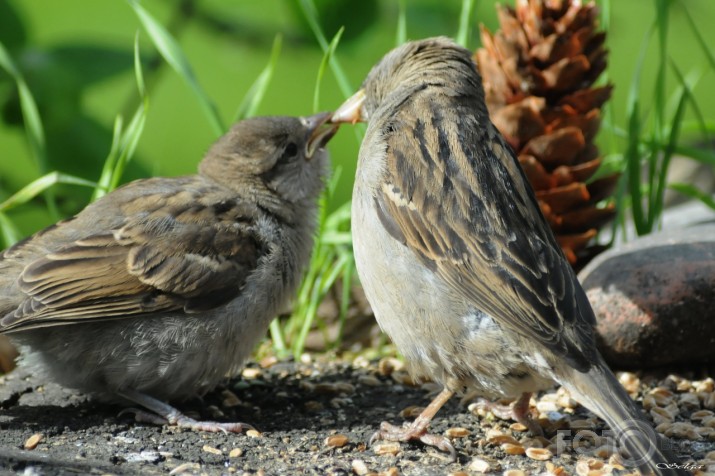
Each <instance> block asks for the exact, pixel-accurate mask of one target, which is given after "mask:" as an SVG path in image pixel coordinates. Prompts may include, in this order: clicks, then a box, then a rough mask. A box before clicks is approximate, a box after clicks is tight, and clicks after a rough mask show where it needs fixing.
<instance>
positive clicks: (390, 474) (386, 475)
mask: <svg viewBox="0 0 715 476" xmlns="http://www.w3.org/2000/svg"><path fill="white" fill-rule="evenodd" d="M377 476H400V470H399V469H397V468H395V467H394V466H391V467H390V468H388V469H387V471H381V472H379V473H377Z"/></svg>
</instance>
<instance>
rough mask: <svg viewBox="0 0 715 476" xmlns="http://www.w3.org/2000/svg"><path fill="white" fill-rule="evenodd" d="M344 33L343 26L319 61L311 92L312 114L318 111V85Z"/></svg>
mask: <svg viewBox="0 0 715 476" xmlns="http://www.w3.org/2000/svg"><path fill="white" fill-rule="evenodd" d="M344 31H345V27H344V26H342V27H340V29H339V30H338V32H337V33H336V34H335V36H334V37H333V39H332V40H331V41H330V45H329V46H328V49H327V51H326V52H325V53H324V54H323V59H322V60H321V61H320V67H319V68H318V78H317V79H316V81H315V90H314V91H313V112H319V111H320V84H321V82H322V80H323V75H324V74H325V70H326V69H327V67H328V64H329V63H330V58H332V57H333V54H334V53H335V49H336V48H337V47H338V43H340V38H342V36H343V32H344Z"/></svg>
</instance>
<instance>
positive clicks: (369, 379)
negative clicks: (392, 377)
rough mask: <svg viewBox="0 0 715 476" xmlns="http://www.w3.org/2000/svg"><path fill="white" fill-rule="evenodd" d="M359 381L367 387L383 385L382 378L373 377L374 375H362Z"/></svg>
mask: <svg viewBox="0 0 715 476" xmlns="http://www.w3.org/2000/svg"><path fill="white" fill-rule="evenodd" d="M358 383H359V384H360V385H365V386H366V387H379V386H380V385H382V382H381V381H380V379H378V378H377V377H373V376H372V375H361V376H360V377H358Z"/></svg>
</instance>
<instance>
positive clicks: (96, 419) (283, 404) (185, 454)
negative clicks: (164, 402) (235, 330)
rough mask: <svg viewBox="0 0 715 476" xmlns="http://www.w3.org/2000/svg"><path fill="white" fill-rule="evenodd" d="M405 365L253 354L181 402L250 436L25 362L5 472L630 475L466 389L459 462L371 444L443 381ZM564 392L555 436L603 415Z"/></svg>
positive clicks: (0, 458)
mask: <svg viewBox="0 0 715 476" xmlns="http://www.w3.org/2000/svg"><path fill="white" fill-rule="evenodd" d="M394 365H395V362H394V361H384V360H383V361H382V362H381V363H379V364H378V363H377V362H368V361H366V360H360V359H357V360H355V361H353V362H349V363H347V362H340V361H336V360H335V359H325V361H324V362H304V363H294V362H277V363H275V364H274V365H269V366H266V367H265V368H264V367H261V366H259V365H258V364H255V363H254V364H251V365H249V366H248V367H247V370H245V371H244V376H243V378H240V379H236V380H233V381H230V382H227V383H226V385H225V386H224V387H222V388H219V389H216V390H215V391H213V392H212V393H210V394H209V395H207V396H206V397H205V398H204V399H203V401H199V400H196V401H192V402H185V403H183V404H179V405H178V406H180V407H181V409H182V410H184V411H186V412H187V413H189V414H191V416H200V417H201V418H204V419H217V420H222V421H242V422H247V423H250V424H252V425H254V426H255V427H256V428H257V429H258V430H260V433H254V432H250V433H249V434H240V435H236V434H221V433H218V434H216V433H197V432H189V431H180V430H177V429H174V428H170V427H156V426H151V425H147V424H143V423H136V422H134V421H133V418H132V416H131V415H130V414H126V415H123V416H118V413H119V411H120V410H121V409H120V408H119V407H117V406H113V405H110V404H104V403H98V402H95V401H93V400H91V399H89V398H88V397H87V396H84V395H80V394H78V393H77V392H74V391H70V390H66V389H63V388H61V387H59V386H57V385H55V384H51V383H46V382H40V381H37V380H36V379H34V378H33V377H32V376H30V375H27V374H25V373H23V372H22V371H17V370H16V371H14V372H12V373H10V374H8V375H6V376H5V377H1V378H0V468H2V469H1V470H0V474H3V475H4V474H22V475H76V474H117V475H124V474H142V475H153V474H171V475H177V474H207V475H218V474H239V475H240V474H265V475H274V474H275V475H283V474H286V475H292V474H297V475H303V474H305V475H309V474H310V475H348V474H369V473H383V474H385V475H391V476H392V475H398V474H404V475H445V474H453V475H461V474H481V471H484V470H489V471H490V472H492V474H504V472H505V471H507V470H521V471H523V473H520V472H518V471H513V472H507V473H506V474H513V475H518V474H526V475H531V474H541V473H546V474H561V475H566V474H606V473H608V472H613V474H627V471H619V470H618V466H617V465H615V464H608V461H609V455H608V453H607V452H606V453H604V452H603V451H601V452H600V453H599V452H596V453H595V454H596V456H593V455H592V456H588V455H586V454H584V453H586V451H585V449H584V448H583V447H582V448H578V449H576V450H575V449H574V448H570V447H567V448H566V449H565V450H564V451H563V452H561V453H560V454H555V455H551V453H549V452H546V451H544V450H543V449H542V450H540V451H539V450H536V448H537V447H538V446H543V445H545V444H548V442H544V441H543V440H542V444H540V443H539V441H536V440H534V439H533V438H532V439H530V438H528V436H527V435H526V433H524V432H523V431H519V430H521V428H519V427H518V426H515V425H513V424H512V423H513V422H509V421H502V420H498V419H496V418H494V417H493V416H492V415H491V414H488V415H487V416H479V415H476V414H474V412H472V411H470V410H468V408H469V406H468V404H467V402H463V403H462V404H460V400H459V399H458V398H454V399H453V400H452V401H450V402H449V404H448V405H447V406H446V407H445V408H444V409H443V410H442V411H440V413H439V414H438V417H437V419H436V420H435V422H434V423H433V425H432V430H433V432H434V433H438V434H447V435H449V436H451V437H452V438H453V440H452V441H453V444H454V446H455V448H456V450H457V461H456V462H454V463H450V462H449V460H448V458H447V456H446V454H444V453H441V452H439V451H437V450H435V449H433V448H428V447H426V446H424V445H422V444H419V443H411V444H407V443H403V444H399V445H395V444H384V443H383V444H378V445H375V446H373V447H370V448H368V447H367V445H366V442H367V440H368V439H369V437H370V435H371V434H372V433H373V432H374V431H375V429H377V428H378V425H379V423H380V422H381V421H383V420H389V421H391V422H396V423H401V422H404V421H405V420H406V419H410V418H411V417H409V414H414V411H415V410H414V408H413V407H411V406H424V405H426V404H427V403H428V401H429V399H428V394H429V393H430V391H432V392H434V391H435V390H436V388H435V386H434V385H433V384H424V385H421V386H416V385H410V381H409V379H408V378H407V377H406V374H405V373H404V371H401V370H397V371H393V370H394ZM398 368H399V365H398ZM641 380H642V382H641V384H642V386H643V388H644V389H645V390H642V391H644V392H647V389H648V388H649V387H650V388H653V387H655V385H656V384H659V385H661V386H663V385H670V386H671V387H673V389H672V392H671V393H672V395H674V396H675V397H678V395H680V393H679V392H681V390H682V388H681V389H680V390H678V388H680V384H679V383H678V381H677V380H676V381H673V380H672V379H671V381H670V383H668V382H667V381H666V382H665V383H663V381H660V382H659V381H658V380H656V379H651V380H650V381H649V380H648V379H641ZM649 382H650V383H649ZM673 382H675V383H673ZM706 382H708V380H706ZM709 382H712V380H709ZM676 387H678V388H676ZM663 388H665V387H663ZM691 388H694V387H692V386H691ZM661 393H662V392H661ZM666 393H667V389H666ZM681 393H682V392H681ZM685 393H687V391H686V392H685ZM566 400H568V399H567V398H566ZM676 401H679V400H677V398H676ZM544 402H545V403H544ZM559 402H561V404H564V395H563V394H560V393H556V392H550V393H549V392H547V394H546V395H542V397H541V398H540V399H539V401H538V402H537V408H540V409H541V410H542V413H543V414H545V415H546V416H547V417H548V418H547V420H543V422H542V425H545V426H546V428H547V432H546V436H547V437H550V438H551V437H554V435H555V433H556V432H555V429H556V428H559V427H562V428H563V427H566V428H568V425H569V423H568V422H572V423H573V422H574V421H578V422H579V423H578V424H580V425H583V422H584V421H586V422H591V423H593V422H594V421H595V420H594V419H590V420H589V417H592V415H591V414H590V413H588V412H587V411H586V410H585V409H583V408H582V407H577V406H575V408H573V407H574V406H573V405H571V404H568V403H566V404H565V405H566V407H563V406H559ZM465 405H466V407H465ZM549 405H551V407H553V408H551V407H550V406H549ZM471 408H472V409H473V408H474V406H471ZM690 410H691V411H690V413H689V414H686V413H684V412H681V414H680V415H679V416H678V417H677V418H676V420H678V419H680V420H683V419H685V420H687V417H688V415H692V414H693V412H694V411H695V408H694V407H693V408H691V409H690ZM701 411H705V412H707V410H701ZM711 413H712V412H711ZM564 422H566V423H565V424H564ZM549 425H551V427H550V426H549ZM603 429H604V427H603V424H602V423H598V424H597V426H595V427H593V430H594V432H596V433H599V432H600V431H602V430H603ZM33 435H41V436H33ZM500 435H501V436H500ZM38 438H39V442H38V441H37V439H38ZM713 440H715V438H713V439H709V438H707V437H705V438H702V437H701V438H697V439H673V440H672V442H673V444H674V446H675V448H676V451H677V452H678V453H679V454H680V455H681V456H683V457H685V456H689V457H692V458H693V459H694V460H696V461H700V462H701V463H702V460H704V459H705V458H706V455H707V453H708V452H711V451H713V450H715V441H713ZM510 445H511V446H510ZM26 447H27V448H30V449H26ZM520 447H521V449H519V448H520ZM524 448H530V449H527V450H526V451H527V455H525V454H508V453H523V452H524ZM552 449H553V447H552ZM534 458H548V460H539V459H534ZM613 462H614V461H613V458H611V463H613ZM714 464H715V463H714ZM702 469H703V470H704V469H705V467H704V466H703V468H702ZM713 469H715V466H713ZM589 470H591V471H595V472H593V473H588V471H589ZM584 471H586V473H584Z"/></svg>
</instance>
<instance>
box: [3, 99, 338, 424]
mask: <svg viewBox="0 0 715 476" xmlns="http://www.w3.org/2000/svg"><path fill="white" fill-rule="evenodd" d="M329 117H330V114H329V113H323V114H318V115H314V116H310V117H305V118H294V117H256V118H252V119H247V120H244V121H242V122H239V123H237V124H236V125H234V126H233V128H232V129H231V130H230V131H229V132H228V133H227V134H226V135H224V136H223V137H221V138H220V139H219V140H218V141H217V142H216V143H215V144H214V145H213V146H212V147H211V148H210V150H209V151H208V153H207V154H206V156H205V158H204V159H203V160H202V161H201V164H200V165H199V174H198V175H192V176H186V177H176V178H152V179H146V180H137V181H135V182H132V183H129V184H127V185H125V186H123V187H121V188H119V189H117V190H115V191H113V192H111V193H110V194H108V195H106V196H104V197H103V198H101V199H100V200H98V201H97V202H95V203H93V204H91V205H89V206H88V207H87V208H85V209H84V210H83V211H81V212H80V213H79V214H78V215H76V216H75V217H74V218H71V219H69V220H65V221H62V222H59V223H57V224H56V225H54V226H51V227H49V228H47V229H45V230H43V231H40V232H38V233H37V234H35V235H33V236H31V237H29V238H28V239H26V240H24V241H22V242H20V243H17V244H16V245H15V246H13V247H11V248H9V249H8V250H6V251H5V252H4V253H2V254H1V255H0V332H2V333H7V334H8V335H9V336H11V338H12V339H13V340H14V341H15V342H17V343H18V344H19V345H20V346H21V347H22V356H23V360H24V365H27V366H29V367H30V368H31V369H33V370H34V371H35V372H41V373H43V374H46V376H47V377H48V378H50V379H52V380H55V381H57V382H58V383H60V384H62V385H64V386H67V387H71V388H77V389H80V390H82V391H86V392H91V393H97V394H100V395H101V396H108V397H120V398H121V399H122V400H125V401H129V402H132V403H134V404H137V405H139V406H141V407H143V408H145V409H146V410H149V412H147V411H144V410H136V412H137V417H138V419H140V420H144V421H151V422H155V423H169V424H172V425H178V426H180V427H184V428H189V429H196V430H206V431H234V432H240V431H242V430H243V429H245V428H247V427H250V426H248V425H245V424H242V423H217V422H202V421H195V420H192V419H190V418H188V417H186V416H184V415H182V414H181V413H180V412H179V411H178V410H176V409H175V408H173V407H171V406H169V405H168V403H167V401H169V400H181V399H185V398H189V397H193V396H196V395H200V394H202V393H204V392H206V391H207V390H210V389H211V388H213V387H214V386H216V385H217V383H218V382H219V381H220V380H221V379H223V378H224V377H225V376H227V375H231V374H235V373H236V372H237V371H239V370H240V369H241V367H242V364H243V362H244V360H245V359H246V358H247V357H248V356H249V355H250V353H251V352H252V351H253V349H254V347H255V345H256V344H257V343H258V341H259V340H260V339H261V338H262V337H263V336H264V335H265V333H266V330H267V328H268V325H269V323H270V321H271V319H272V318H273V317H274V316H275V315H276V313H277V312H279V311H280V309H281V308H282V307H283V306H284V305H285V304H286V303H287V301H288V300H289V299H290V298H291V297H292V295H293V294H294V292H295V290H296V288H297V286H298V284H299V282H300V279H301V277H302V272H303V270H304V268H305V266H306V265H307V263H308V261H309V258H310V254H311V249H312V244H313V235H314V233H315V231H316V230H315V229H316V219H317V218H316V217H317V198H318V196H319V194H320V192H321V190H322V189H323V185H324V179H325V176H326V173H327V171H328V158H327V153H326V150H325V145H326V143H327V142H328V141H329V140H330V138H331V137H332V136H333V134H334V133H335V132H336V130H337V127H338V126H336V125H328V124H326V121H327V120H328V119H329Z"/></svg>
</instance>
